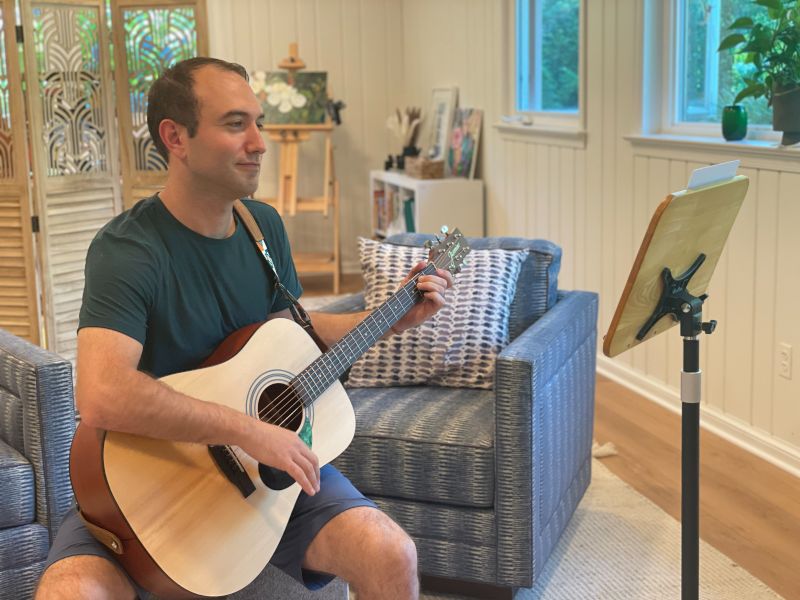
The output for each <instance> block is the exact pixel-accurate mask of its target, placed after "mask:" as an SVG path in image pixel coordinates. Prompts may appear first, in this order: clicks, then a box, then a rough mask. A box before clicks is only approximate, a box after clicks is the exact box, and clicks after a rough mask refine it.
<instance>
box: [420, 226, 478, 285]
mask: <svg viewBox="0 0 800 600" xmlns="http://www.w3.org/2000/svg"><path fill="white" fill-rule="evenodd" d="M442 234H443V235H444V236H445V237H444V239H441V238H440V237H439V236H438V235H437V236H436V241H433V240H428V241H427V242H425V247H426V248H427V249H428V250H429V252H428V261H429V262H432V263H433V264H434V265H436V268H437V269H446V270H447V271H450V272H451V273H452V274H453V275H455V274H456V273H459V272H460V271H461V265H462V264H463V262H464V257H465V256H466V255H467V254H469V250H470V248H469V244H468V243H467V238H465V237H464V234H462V233H461V232H460V231H459V230H458V229H457V228H456V229H454V230H453V231H452V232H448V229H447V227H446V226H445V227H442Z"/></svg>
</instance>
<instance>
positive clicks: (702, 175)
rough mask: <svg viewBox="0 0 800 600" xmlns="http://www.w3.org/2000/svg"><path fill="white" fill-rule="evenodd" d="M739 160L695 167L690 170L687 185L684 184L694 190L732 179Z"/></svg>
mask: <svg viewBox="0 0 800 600" xmlns="http://www.w3.org/2000/svg"><path fill="white" fill-rule="evenodd" d="M739 162H740V161H739V160H731V161H728V162H724V163H719V164H718V165H710V166H708V167H700V168H699V169H695V170H694V171H692V176H691V177H689V185H687V186H686V189H687V190H696V189H697V188H701V187H705V186H707V185H711V184H713V183H719V182H720V181H728V180H729V179H733V178H734V177H736V169H738V168H739Z"/></svg>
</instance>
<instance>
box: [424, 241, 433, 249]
mask: <svg viewBox="0 0 800 600" xmlns="http://www.w3.org/2000/svg"><path fill="white" fill-rule="evenodd" d="M423 246H424V247H425V249H426V250H430V249H431V248H433V240H425V243H424V244H423Z"/></svg>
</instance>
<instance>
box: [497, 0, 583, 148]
mask: <svg viewBox="0 0 800 600" xmlns="http://www.w3.org/2000/svg"><path fill="white" fill-rule="evenodd" d="M536 2H537V0H514V1H513V2H512V3H511V9H510V12H511V18H510V24H509V25H510V26H509V34H510V35H509V38H510V40H511V44H510V49H509V63H510V66H511V68H510V70H509V71H510V77H509V80H510V82H509V83H510V85H509V96H508V97H509V101H508V102H507V105H508V106H507V108H508V113H507V116H506V117H504V118H503V121H505V123H507V124H515V125H522V126H524V127H527V128H533V129H541V130H550V131H559V130H563V131H565V132H583V131H584V130H585V128H586V125H585V119H586V58H585V56H586V2H587V0H578V109H577V110H576V111H569V112H559V111H549V110H547V111H544V110H534V111H526V110H520V109H519V108H518V107H517V92H518V85H519V81H520V78H519V71H518V64H519V62H520V52H519V49H518V48H517V38H518V33H519V27H520V22H519V20H520V17H521V15H522V13H523V11H524V12H525V13H526V14H530V12H529V11H531V10H536V6H535V5H536ZM523 3H526V4H527V5H528V9H527V10H524V9H523V8H522V4H523ZM529 37H530V39H531V43H532V44H535V43H536V41H535V40H536V38H535V37H534V36H529ZM537 76H538V77H540V74H537V73H535V72H534V73H533V77H537ZM535 89H536V92H534V93H541V89H540V86H536V88H535Z"/></svg>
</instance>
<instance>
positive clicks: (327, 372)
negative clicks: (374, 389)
mask: <svg viewBox="0 0 800 600" xmlns="http://www.w3.org/2000/svg"><path fill="white" fill-rule="evenodd" d="M435 272H436V266H435V265H434V264H432V263H431V264H428V265H427V266H426V267H425V268H424V269H423V270H422V271H420V272H419V273H417V274H416V275H415V276H414V277H413V278H412V279H411V280H410V281H409V282H407V283H406V284H405V285H404V286H403V287H402V288H400V289H399V290H398V291H397V292H395V293H394V294H392V296H391V297H390V298H389V299H388V300H386V302H384V303H383V304H381V305H380V306H379V307H378V308H376V309H375V310H374V311H372V312H371V313H370V314H369V316H368V317H367V318H366V319H364V320H363V321H361V323H359V324H358V325H356V326H355V327H354V328H353V329H352V330H350V332H349V333H347V334H346V335H345V336H344V337H343V338H342V339H341V340H339V341H338V342H336V344H334V345H333V346H332V347H331V348H330V350H328V351H327V352H326V353H325V354H323V355H322V356H320V357H319V358H318V359H317V360H315V361H314V362H312V363H311V364H310V365H308V367H306V368H305V369H304V370H303V371H302V372H301V373H300V374H298V375H297V377H296V378H295V381H294V384H293V386H294V387H295V390H297V391H298V392H299V393H300V395H301V396H302V397H303V400H304V402H306V403H310V402H313V401H314V400H316V399H317V398H318V397H319V396H320V395H321V394H322V392H324V391H325V390H326V389H328V388H329V387H330V386H331V384H332V383H333V382H334V381H336V380H337V379H339V377H341V376H342V375H343V374H344V372H345V371H347V369H349V368H350V366H351V365H352V364H353V363H354V362H355V361H357V360H358V359H359V358H360V357H361V355H362V354H364V353H365V352H366V351H367V350H369V349H370V348H371V347H372V346H373V345H375V343H376V342H377V341H378V340H380V339H381V338H382V337H383V336H384V335H385V334H386V332H387V331H389V329H390V328H391V327H392V325H394V324H395V323H397V322H398V321H399V320H400V319H402V318H403V316H404V315H405V314H406V313H407V312H408V311H409V310H411V307H413V306H414V305H415V304H416V303H418V302H421V301H422V293H421V292H420V291H419V290H418V289H417V278H418V277H420V276H421V275H430V274H432V273H435Z"/></svg>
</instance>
